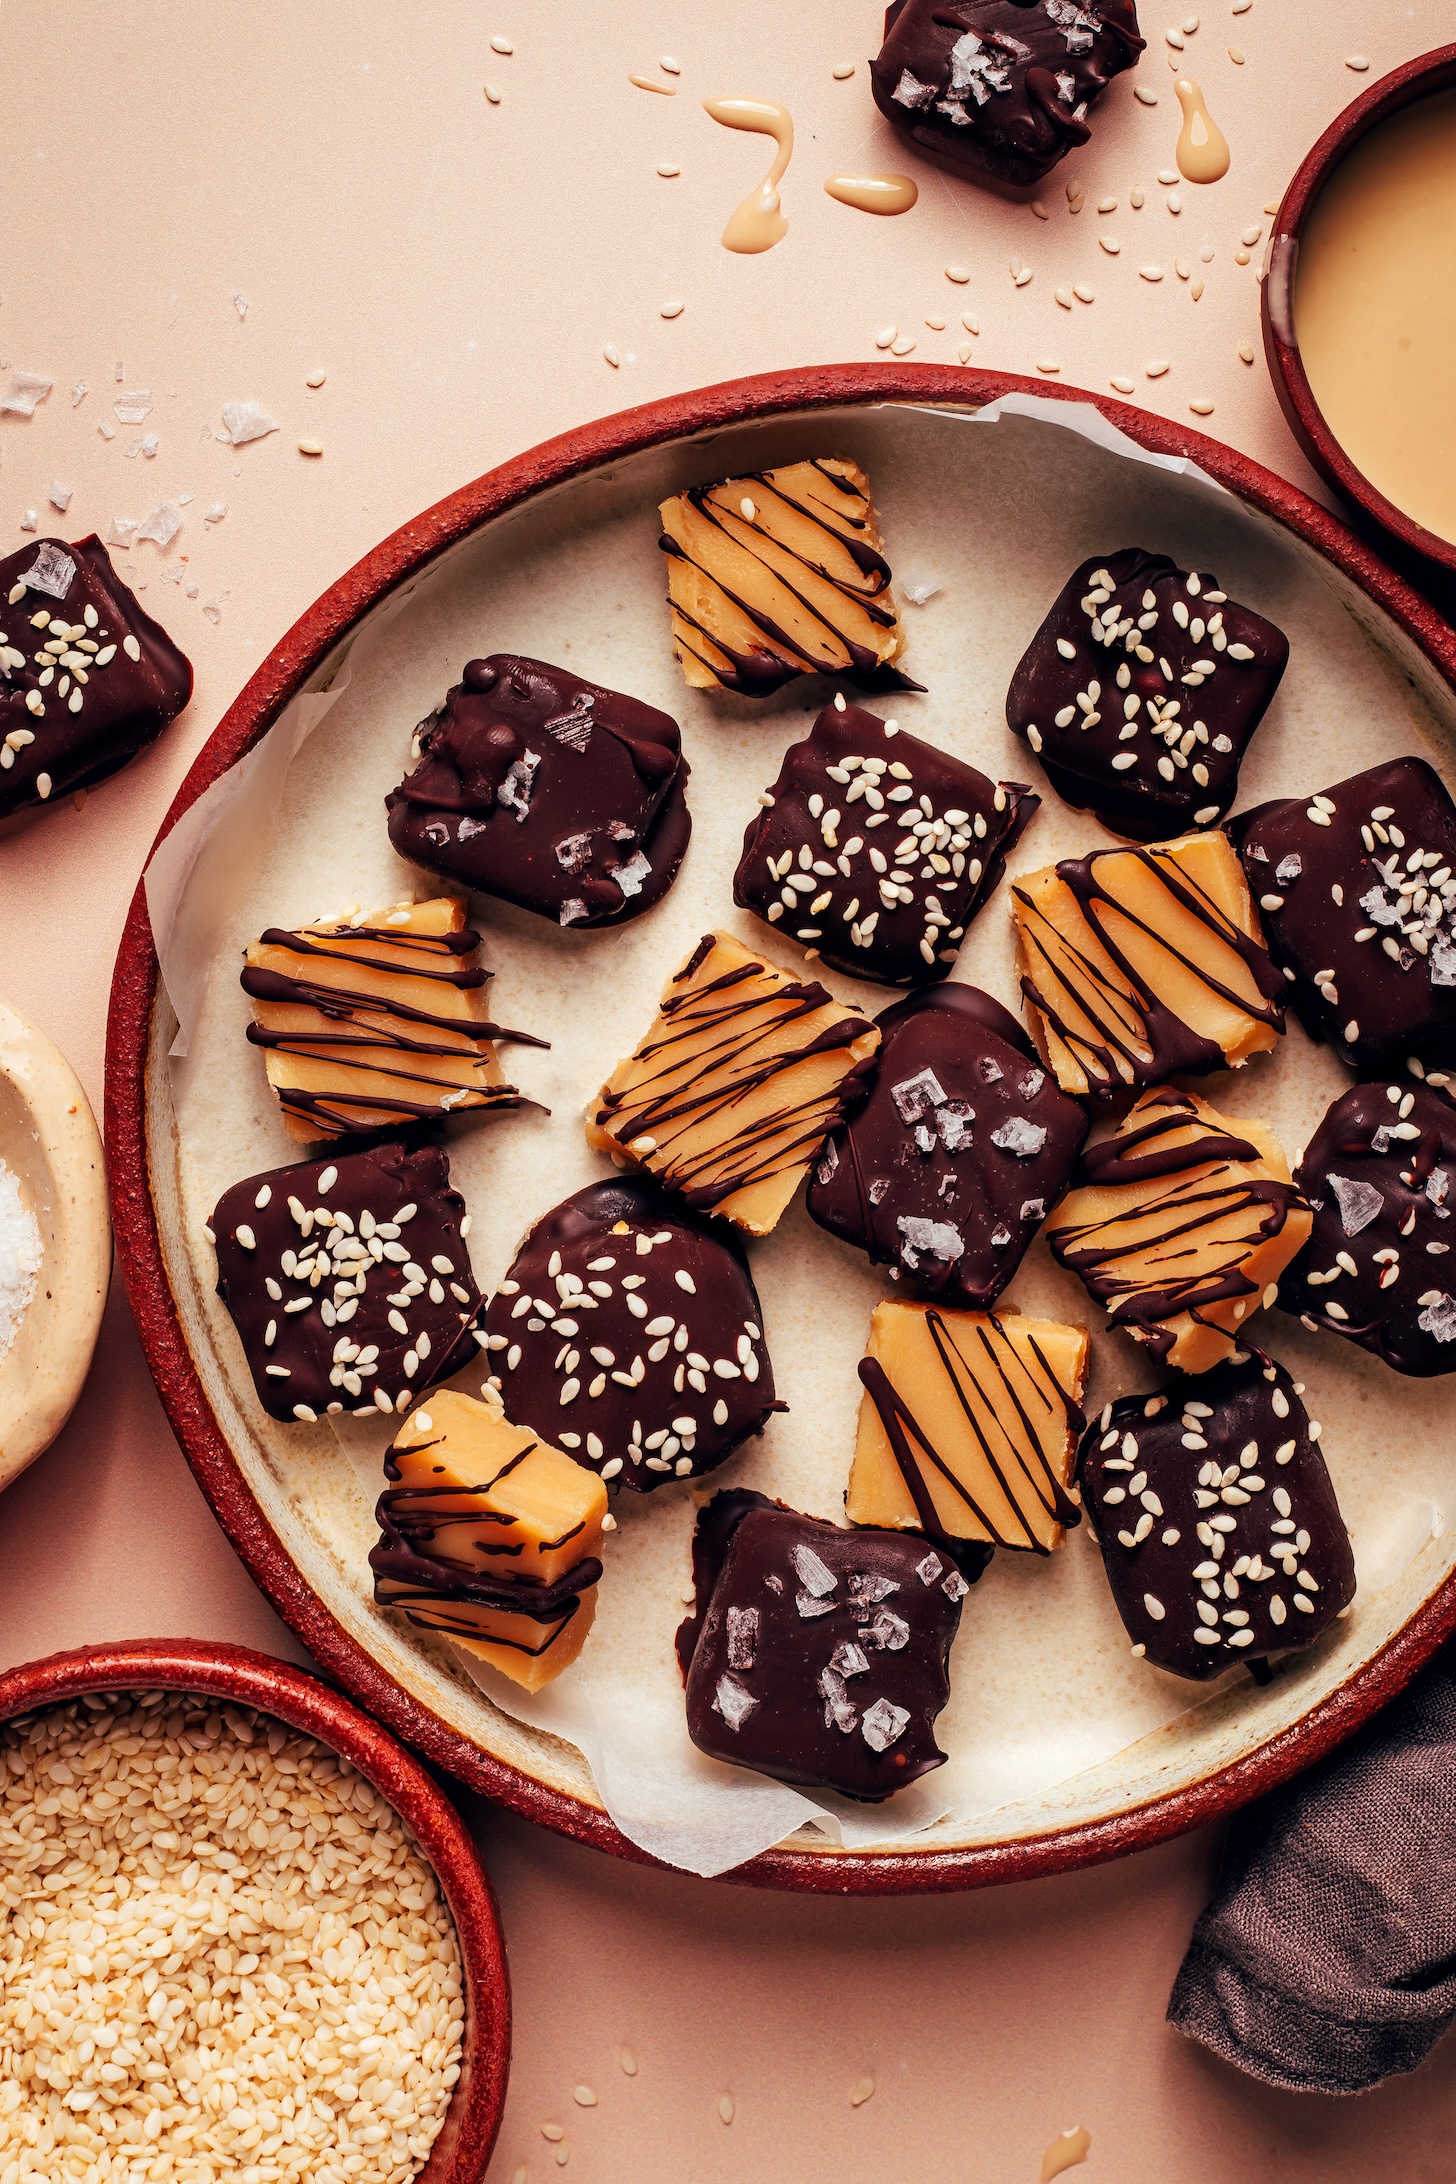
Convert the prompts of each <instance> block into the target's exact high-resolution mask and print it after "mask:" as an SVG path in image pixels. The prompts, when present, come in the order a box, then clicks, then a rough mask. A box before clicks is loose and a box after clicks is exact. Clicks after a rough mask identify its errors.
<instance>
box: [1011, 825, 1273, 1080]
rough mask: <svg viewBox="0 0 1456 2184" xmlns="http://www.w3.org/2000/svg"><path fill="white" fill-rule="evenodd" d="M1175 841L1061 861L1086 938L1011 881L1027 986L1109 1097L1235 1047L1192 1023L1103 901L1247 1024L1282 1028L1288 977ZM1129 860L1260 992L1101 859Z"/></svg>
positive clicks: (1203, 1067) (1218, 1065)
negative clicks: (1125, 939) (1138, 959)
mask: <svg viewBox="0 0 1456 2184" xmlns="http://www.w3.org/2000/svg"><path fill="white" fill-rule="evenodd" d="M1177 847H1178V845H1172V846H1169V847H1163V848H1157V849H1142V848H1130V849H1115V850H1096V851H1094V852H1093V854H1092V855H1091V856H1090V857H1083V858H1065V859H1063V860H1062V861H1061V862H1060V863H1059V864H1058V865H1057V867H1056V873H1057V878H1058V879H1059V880H1060V881H1061V882H1062V884H1063V885H1064V886H1065V887H1066V888H1067V889H1068V890H1069V891H1070V893H1071V895H1072V896H1073V898H1074V900H1075V902H1076V905H1077V909H1078V911H1079V912H1080V915H1081V919H1082V924H1083V928H1084V930H1085V934H1086V939H1085V943H1084V944H1081V945H1079V944H1078V942H1077V941H1076V940H1074V939H1072V938H1070V937H1069V936H1068V935H1067V934H1065V933H1063V932H1062V931H1061V930H1060V929H1059V928H1058V927H1057V925H1056V924H1055V923H1054V922H1053V920H1052V919H1051V918H1050V917H1049V916H1048V915H1047V914H1046V912H1045V910H1043V909H1042V908H1041V907H1040V905H1039V903H1038V902H1037V901H1036V900H1035V899H1034V897H1033V895H1032V894H1031V893H1030V892H1029V891H1028V889H1027V887H1026V886H1024V885H1021V886H1013V888H1012V894H1013V896H1014V898H1015V902H1016V912H1015V915H1016V920H1017V928H1018V940H1019V948H1020V956H1021V972H1022V976H1021V990H1022V993H1023V994H1024V995H1025V997H1026V999H1027V1000H1028V1001H1029V1002H1030V1003H1031V1005H1032V1007H1033V1008H1035V1009H1036V1010H1037V1011H1038V1012H1039V1013H1040V1015H1041V1016H1042V1018H1043V1019H1044V1021H1045V1023H1046V1025H1047V1026H1048V1027H1049V1029H1050V1030H1051V1031H1052V1032H1054V1033H1055V1034H1056V1037H1057V1038H1058V1039H1059V1040H1060V1041H1061V1043H1062V1045H1063V1047H1064V1048H1065V1049H1066V1052H1067V1054H1068V1056H1069V1057H1070V1059H1071V1061H1072V1064H1073V1065H1074V1067H1075V1068H1076V1069H1077V1070H1079V1071H1080V1072H1081V1073H1082V1074H1083V1075H1084V1076H1085V1079H1086V1089H1087V1090H1089V1091H1090V1092H1092V1093H1094V1094H1096V1095H1098V1096H1101V1097H1107V1096H1109V1095H1111V1094H1112V1093H1114V1092H1118V1091H1121V1090H1123V1089H1124V1088H1126V1087H1128V1086H1136V1085H1144V1084H1152V1083H1157V1082H1158V1081H1159V1080H1160V1079H1162V1078H1165V1077H1170V1076H1173V1075H1175V1074H1182V1075H1189V1076H1202V1075H1204V1074H1206V1073H1207V1072H1208V1071H1210V1070H1214V1069H1222V1068H1224V1067H1226V1066H1227V1063H1228V1060H1229V1058H1230V1049H1226V1048H1224V1047H1222V1046H1220V1045H1219V1044H1218V1043H1217V1042H1216V1041H1215V1040H1213V1039H1211V1038H1208V1037H1206V1036H1205V1035H1204V1034H1202V1033H1200V1032H1198V1031H1196V1030H1195V1029H1194V1027H1193V1026H1192V1025H1191V1024H1189V1023H1188V1022H1186V1021H1185V1020H1184V1018H1183V1017H1181V1016H1180V1015H1178V1014H1177V1013H1176V1011H1175V1010H1174V1009H1173V1008H1172V1006H1171V1005H1170V1004H1169V1002H1168V1001H1167V1000H1165V999H1164V997H1163V996H1162V995H1161V994H1160V993H1159V992H1158V991H1157V990H1156V988H1155V986H1154V983H1153V981H1152V980H1151V979H1150V978H1149V977H1148V976H1147V975H1146V973H1145V972H1144V971H1141V970H1139V969H1138V968H1136V967H1135V966H1134V964H1133V963H1132V962H1131V960H1130V959H1129V957H1128V954H1127V952H1126V949H1125V947H1124V946H1123V945H1121V944H1119V942H1118V940H1117V939H1116V938H1115V937H1114V934H1113V932H1112V931H1111V930H1110V922H1111V921H1110V919H1109V917H1108V916H1107V915H1106V914H1105V913H1108V912H1110V913H1111V914H1112V917H1113V918H1115V919H1119V920H1122V921H1125V922H1126V923H1127V924H1128V925H1130V926H1131V927H1133V928H1134V929H1135V930H1136V931H1137V932H1138V933H1139V934H1141V935H1142V936H1143V938H1144V939H1145V940H1147V941H1148V942H1150V943H1153V944H1155V945H1156V946H1157V947H1158V948H1160V949H1161V950H1163V951H1164V952H1165V953H1166V955H1167V956H1168V957H1170V958H1171V959H1172V961H1173V962H1174V963H1175V964H1177V965H1178V966H1179V967H1180V968H1181V969H1182V970H1184V971H1186V972H1188V973H1190V974H1191V975H1192V976H1193V977H1194V978H1195V979H1197V980H1198V982H1199V984H1200V985H1201V986H1202V987H1203V988H1204V990H1205V991H1206V992H1207V993H1208V994H1209V995H1210V996H1212V997H1215V998H1216V999H1217V1000H1219V1001H1222V1002H1224V1003H1226V1004H1227V1006H1228V1007H1229V1008H1230V1009H1232V1010H1234V1011H1236V1012H1237V1013H1238V1014H1239V1015H1241V1016H1242V1017H1243V1018H1244V1019H1245V1021H1246V1024H1247V1026H1248V1029H1249V1030H1250V1031H1253V1030H1254V1028H1255V1027H1257V1026H1261V1025H1262V1026H1265V1027H1267V1029H1268V1030H1269V1031H1270V1032H1272V1033H1274V1034H1276V1035H1278V1034H1282V1032H1283V1030H1284V1011H1283V1009H1282V1007H1281V1006H1280V1004H1279V1000H1278V996H1279V995H1280V994H1281V993H1282V991H1283V981H1282V979H1281V977H1280V974H1279V972H1278V971H1277V970H1276V969H1275V967H1274V965H1273V964H1272V963H1271V962H1270V960H1269V957H1268V954H1267V952H1266V951H1265V949H1264V947H1263V944H1262V942H1261V941H1260V940H1259V939H1258V938H1257V937H1256V936H1255V934H1253V933H1249V932H1246V931H1244V930H1243V929H1242V927H1240V926H1239V925H1237V924H1235V923H1234V921H1233V920H1232V919H1231V918H1230V917H1228V916H1227V915H1226V914H1225V912H1224V911H1223V910H1222V909H1220V907H1219V905H1218V904H1217V903H1216V902H1215V901H1214V900H1213V898H1212V896H1211V895H1209V894H1208V893H1207V892H1206V891H1205V890H1204V889H1203V888H1202V887H1200V886H1199V884H1198V883H1197V881H1196V880H1195V879H1194V878H1193V877H1192V876H1191V874H1190V873H1189V871H1188V870H1187V869H1186V867H1185V866H1184V865H1183V864H1181V863H1180V860H1179V857H1178V855H1177ZM1132 862H1136V863H1137V864H1138V865H1140V866H1141V867H1142V868H1143V870H1144V871H1145V872H1146V873H1147V874H1148V875H1149V876H1150V877H1151V878H1152V880H1153V882H1154V884H1155V885H1156V886H1157V887H1159V888H1161V889H1162V890H1163V891H1164V893H1165V894H1166V895H1167V896H1168V897H1169V899H1170V901H1171V902H1172V903H1173V904H1175V905H1176V906H1177V908H1178V909H1180V910H1182V911H1183V912H1185V913H1186V915H1187V916H1188V917H1190V918H1192V919H1193V920H1194V921H1195V924H1196V926H1197V928H1198V929H1199V930H1200V932H1201V933H1206V934H1207V936H1208V943H1209V947H1210V949H1211V950H1213V951H1219V950H1222V951H1226V952H1227V953H1228V954H1229V955H1230V956H1231V957H1232V958H1234V959H1236V961H1237V962H1238V963H1239V964H1242V966H1243V967H1244V969H1245V970H1246V971H1247V973H1248V977H1249V982H1250V983H1251V984H1252V985H1253V986H1254V988H1255V989H1256V994H1257V996H1259V997H1261V998H1251V997H1250V995H1249V993H1248V991H1247V988H1245V989H1244V990H1240V989H1239V988H1238V987H1236V986H1235V985H1233V984H1231V983H1230V980H1229V978H1228V976H1220V975H1219V973H1218V971H1217V970H1215V969H1214V968H1213V967H1212V966H1211V965H1210V964H1209V963H1208V962H1207V961H1204V960H1200V959H1199V958H1198V957H1197V956H1194V955H1192V954H1190V953H1189V952H1188V951H1187V950H1186V949H1185V948H1182V947H1180V946H1178V945H1177V944H1176V943H1175V942H1174V941H1173V940H1172V939H1171V938H1170V936H1169V931H1168V928H1167V926H1166V925H1163V924H1161V923H1159V924H1154V923H1152V922H1150V921H1149V919H1148V918H1147V917H1144V916H1140V915H1138V914H1137V913H1136V912H1135V911H1134V910H1132V909H1130V908H1129V907H1128V905H1127V903H1126V902H1125V901H1123V900H1122V899H1120V897H1119V896H1118V894H1117V893H1116V892H1115V891H1114V889H1113V888H1112V887H1111V886H1110V885H1109V884H1107V882H1106V881H1105V880H1104V879H1103V878H1102V877H1101V876H1100V875H1099V871H1098V867H1099V866H1101V865H1103V864H1108V863H1112V864H1115V865H1118V866H1120V867H1121V869H1122V870H1123V871H1124V872H1125V871H1126V870H1127V867H1128V865H1129V863H1132ZM1251 914H1252V913H1251ZM1232 969H1233V964H1232V963H1230V965H1229V970H1230V971H1232ZM1231 1047H1232V1042H1231ZM1059 1074H1060V1072H1059ZM1063 1083H1064V1088H1065V1089H1066V1090H1068V1091H1073V1090H1082V1089H1083V1087H1082V1086H1080V1085H1069V1084H1066V1082H1065V1077H1063Z"/></svg>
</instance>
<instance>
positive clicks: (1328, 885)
mask: <svg viewBox="0 0 1456 2184" xmlns="http://www.w3.org/2000/svg"><path fill="white" fill-rule="evenodd" d="M1227 832H1228V834H1229V836H1230V838H1231V840H1232V841H1233V843H1234V845H1235V847H1236V848H1237V849H1238V852H1239V855H1240V856H1241V857H1242V858H1243V861H1244V870H1245V872H1246V873H1247V874H1248V878H1249V886H1250V888H1251V889H1252V891H1253V894H1254V898H1255V900H1256V901H1257V903H1258V905H1259V908H1260V911H1261V913H1262V915H1263V919H1264V931H1265V934H1266V935H1267V938H1268V943H1269V951H1270V953H1271V955H1272V956H1273V958H1274V961H1275V962H1276V963H1277V964H1278V965H1279V966H1280V968H1281V970H1282V971H1283V973H1284V976H1285V978H1286V980H1287V981H1288V984H1289V1002H1290V1006H1291V1007H1292V1008H1293V1010H1294V1012H1295V1014H1296V1015H1297V1016H1298V1018H1299V1020H1300V1022H1301V1023H1302V1024H1303V1026H1304V1028H1305V1030H1306V1031H1307V1032H1308V1033H1309V1035H1310V1037H1311V1038H1312V1039H1327V1040H1328V1041H1329V1043H1330V1045H1331V1046H1333V1047H1334V1048H1335V1050H1336V1052H1337V1053H1339V1054H1340V1055H1341V1056H1342V1057H1343V1058H1344V1060H1346V1061H1347V1062H1348V1063H1349V1064H1350V1067H1351V1068H1352V1069H1358V1070H1360V1071H1361V1072H1362V1073H1366V1074H1371V1075H1374V1074H1378V1073H1381V1072H1384V1071H1387V1070H1392V1069H1398V1068H1400V1067H1401V1066H1402V1065H1403V1064H1404V1063H1405V1062H1406V1061H1407V1060H1409V1059H1410V1058H1411V1057H1412V1056H1413V1057H1414V1058H1415V1059H1416V1060H1418V1061H1420V1062H1423V1063H1424V1064H1426V1066H1427V1067H1428V1068H1437V1067H1444V1066H1446V1065H1448V1064H1451V1063H1453V1062H1456V805H1453V803H1452V801H1451V797H1450V794H1449V793H1448V791H1447V789H1446V786H1445V784H1444V782H1443V781H1442V780H1441V778H1440V776H1439V775H1438V774H1437V773H1436V772H1435V771H1434V769H1433V768H1432V767H1430V766H1428V765H1427V763H1426V761H1425V760H1424V759H1423V758H1397V759H1391V760H1389V761H1388V762H1387V763H1386V764H1385V765H1383V766H1372V767H1371V768H1370V769H1369V770H1368V772H1366V773H1359V774H1352V775H1351V776H1350V778H1349V779H1348V780H1347V781H1337V782H1336V783H1335V785H1334V787H1333V788H1331V789H1327V790H1325V791H1323V792H1322V793H1321V794H1319V795H1316V796H1307V797H1306V796H1294V797H1287V798H1284V799H1282V800H1281V801H1280V802H1278V803H1270V804H1260V805H1259V806H1258V808H1257V809H1256V810H1254V811H1250V812H1243V813H1241V814H1240V815H1239V816H1238V818H1236V819H1232V820H1230V821H1229V824H1228V828H1227Z"/></svg>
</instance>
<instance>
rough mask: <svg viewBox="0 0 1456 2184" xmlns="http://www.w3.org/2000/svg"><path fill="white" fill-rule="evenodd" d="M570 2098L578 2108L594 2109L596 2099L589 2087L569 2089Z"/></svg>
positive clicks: (578, 2086)
mask: <svg viewBox="0 0 1456 2184" xmlns="http://www.w3.org/2000/svg"><path fill="white" fill-rule="evenodd" d="M571 2097H572V2099H573V2100H574V2101H575V2102H576V2105H577V2107H578V2108H595V2107H596V2105H597V2097H596V2095H595V2093H593V2091H592V2089H591V2087H590V2086H589V2085H577V2086H573V2087H572V2089H571Z"/></svg>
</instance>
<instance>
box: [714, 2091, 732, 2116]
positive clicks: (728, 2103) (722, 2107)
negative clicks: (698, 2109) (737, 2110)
mask: <svg viewBox="0 0 1456 2184" xmlns="http://www.w3.org/2000/svg"><path fill="white" fill-rule="evenodd" d="M718 2113H719V2115H720V2116H721V2117H722V2119H723V2121H724V2122H725V2123H731V2122H732V2121H733V2098H732V2095H731V2094H728V2093H720V2094H719V2096H718Z"/></svg>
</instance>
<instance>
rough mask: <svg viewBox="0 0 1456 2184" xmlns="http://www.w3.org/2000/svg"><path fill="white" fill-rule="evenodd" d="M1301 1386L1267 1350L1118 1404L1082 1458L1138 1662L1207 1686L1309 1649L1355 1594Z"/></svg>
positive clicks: (1242, 1354)
mask: <svg viewBox="0 0 1456 2184" xmlns="http://www.w3.org/2000/svg"><path fill="white" fill-rule="evenodd" d="M1302 1392H1303V1391H1302V1388H1301V1386H1300V1385H1299V1384H1298V1383H1297V1382H1295V1381H1293V1380H1291V1379H1290V1377H1289V1374H1288V1373H1287V1372H1286V1371H1285V1369H1284V1367H1283V1366H1282V1365H1278V1364H1276V1363H1275V1361H1274V1360H1273V1359H1272V1358H1270V1357H1266V1356H1265V1355H1264V1353H1263V1352H1262V1351H1261V1350H1255V1349H1252V1348H1247V1349H1240V1350H1236V1351H1235V1352H1234V1353H1233V1355H1232V1356H1231V1357H1230V1358H1229V1359H1228V1360H1227V1361H1226V1362H1225V1363H1224V1364H1222V1365H1220V1366H1218V1367H1217V1369H1216V1370H1215V1371H1213V1372H1211V1373H1208V1374H1205V1375H1204V1376H1203V1377H1202V1378H1201V1379H1198V1380H1189V1379H1187V1378H1180V1379H1178V1380H1175V1381H1173V1382H1172V1383H1171V1385H1170V1386H1168V1387H1167V1388H1165V1389H1164V1390H1163V1391H1162V1393H1161V1394H1159V1395H1152V1396H1142V1395H1125V1396H1121V1397H1119V1399H1118V1400H1117V1402H1115V1403H1109V1404H1108V1406H1107V1408H1106V1409H1105V1410H1104V1411H1103V1412H1102V1414H1101V1416H1100V1417H1099V1418H1098V1420H1097V1422H1096V1424H1095V1425H1092V1426H1089V1427H1088V1429H1087V1432H1086V1434H1085V1435H1084V1437H1083V1441H1082V1447H1081V1451H1080V1453H1079V1455H1078V1459H1077V1477H1078V1480H1079V1482H1080V1484H1081V1488H1082V1497H1083V1504H1084V1507H1085V1509H1086V1513H1087V1518H1088V1521H1089V1523H1090V1524H1091V1526H1092V1528H1093V1531H1094V1532H1095V1533H1096V1535H1097V1538H1098V1540H1099V1542H1100V1544H1101V1547H1102V1561H1103V1566H1104V1568H1105V1569H1106V1572H1107V1582H1108V1584H1109V1586H1110V1587H1111V1589H1112V1597H1113V1599H1114V1601H1115V1602H1116V1603H1117V1612H1118V1614H1119V1615H1120V1616H1121V1617H1122V1620H1123V1623H1124V1625H1125V1626H1126V1629H1127V1633H1128V1636H1129V1637H1130V1638H1131V1639H1132V1641H1133V1651H1134V1652H1135V1653H1137V1654H1140V1655H1142V1656H1143V1657H1145V1658H1146V1659H1147V1660H1149V1661H1151V1662H1152V1663H1153V1665H1154V1667H1156V1668H1165V1669H1167V1670H1168V1671H1169V1672H1170V1673H1171V1674H1172V1675H1174V1676H1189V1677H1193V1678H1194V1679H1196V1680H1198V1681H1200V1682H1201V1681H1204V1680H1205V1679H1207V1678H1208V1677H1210V1676H1217V1675H1220V1674H1221V1673H1222V1671H1223V1670H1224V1669H1226V1668H1231V1667H1232V1666H1233V1665H1234V1663H1235V1662H1243V1663H1245V1664H1248V1663H1251V1662H1256V1661H1262V1660H1263V1659H1264V1658H1265V1656H1267V1655H1268V1654H1270V1653H1283V1652H1289V1651H1291V1650H1293V1649H1294V1648H1296V1647H1300V1646H1307V1645H1309V1644H1311V1643H1312V1641H1313V1640H1314V1639H1316V1638H1318V1637H1319V1635H1320V1633H1321V1632H1322V1631H1324V1630H1326V1629H1328V1627H1329V1625H1330V1624H1331V1623H1332V1622H1333V1621H1334V1619H1335V1617H1336V1616H1337V1615H1338V1614H1339V1612H1340V1610H1341V1609H1342V1608H1344V1607H1347V1606H1348V1605H1349V1603H1350V1601H1351V1600H1353V1598H1354V1597H1355V1564H1354V1559H1353V1557H1352V1555H1351V1552H1350V1539H1349V1534H1348V1533H1347V1532H1346V1530H1345V1526H1344V1522H1343V1519H1342V1518H1341V1516H1340V1510H1339V1504H1338V1503H1337V1502H1336V1500H1335V1490H1334V1488H1333V1486H1332V1485H1331V1484H1330V1475H1329V1473H1328V1471H1327V1470H1326V1469H1325V1462H1324V1458H1323V1456H1322V1455H1321V1453H1320V1450H1319V1446H1318V1443H1319V1434H1320V1429H1319V1426H1318V1425H1317V1424H1316V1423H1315V1422H1313V1421H1312V1420H1311V1419H1310V1417H1309V1415H1308V1413H1307V1412H1306V1410H1305V1407H1304V1404H1303V1402H1302V1401H1301V1400H1300V1398H1301V1395H1302Z"/></svg>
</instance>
